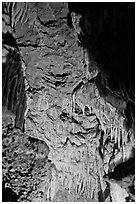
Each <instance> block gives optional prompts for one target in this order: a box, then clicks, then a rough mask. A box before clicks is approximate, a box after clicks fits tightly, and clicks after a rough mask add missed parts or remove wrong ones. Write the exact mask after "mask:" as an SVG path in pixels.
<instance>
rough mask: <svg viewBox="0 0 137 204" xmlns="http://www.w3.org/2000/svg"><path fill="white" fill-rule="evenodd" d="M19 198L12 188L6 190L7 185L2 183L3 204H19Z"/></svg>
mask: <svg viewBox="0 0 137 204" xmlns="http://www.w3.org/2000/svg"><path fill="white" fill-rule="evenodd" d="M18 198H19V196H18V195H16V193H14V192H13V191H12V189H11V188H5V183H4V182H2V202H17V201H18Z"/></svg>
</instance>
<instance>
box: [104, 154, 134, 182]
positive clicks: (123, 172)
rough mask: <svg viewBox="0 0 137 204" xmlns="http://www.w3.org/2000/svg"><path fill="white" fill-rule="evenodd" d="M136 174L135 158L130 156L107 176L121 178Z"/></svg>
mask: <svg viewBox="0 0 137 204" xmlns="http://www.w3.org/2000/svg"><path fill="white" fill-rule="evenodd" d="M134 174H135V158H130V159H129V160H128V161H126V162H122V163H121V164H118V165H117V166H116V167H115V168H114V172H111V173H109V174H108V175H107V176H108V178H109V179H115V180H121V179H123V178H125V177H127V176H130V175H134Z"/></svg>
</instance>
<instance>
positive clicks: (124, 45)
mask: <svg viewBox="0 0 137 204" xmlns="http://www.w3.org/2000/svg"><path fill="white" fill-rule="evenodd" d="M69 10H70V13H71V12H76V13H79V14H81V15H82V19H81V22H80V25H81V28H82V31H83V32H82V33H81V36H80V39H82V46H83V47H85V48H86V49H87V50H88V53H89V57H90V58H91V60H92V59H94V60H95V61H96V63H97V65H98V67H99V69H100V71H101V73H103V74H102V76H103V75H106V76H105V80H107V85H109V87H110V89H112V90H114V91H117V90H119V89H122V90H123V92H124V91H125V90H126V92H127V93H128V95H130V96H129V98H131V99H132V100H134V94H133V95H132V94H131V93H129V92H131V90H132V91H133V93H134V92H135V3H134V2H133V3H132V2H130V3H129V2H127V3H126V2H118V3H116V2H108V3H107V2H102V3H100V2H99V3H97V2H96V3H95V2H93V3H92V2H88V3H84V2H78V3H73V2H72V3H69ZM68 19H69V18H68ZM69 24H70V25H71V21H70V20H69ZM103 77H104V76H103ZM124 89H125V90H124ZM124 94H125V95H126V93H124Z"/></svg>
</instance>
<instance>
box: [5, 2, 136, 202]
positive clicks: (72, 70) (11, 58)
mask: <svg viewBox="0 0 137 204" xmlns="http://www.w3.org/2000/svg"><path fill="white" fill-rule="evenodd" d="M101 5H102V6H100V4H94V3H83V4H81V3H63V2H56V3H55V2H54V3H51V2H43V3H40V2H39V3H38V2H31V3H29V2H18V3H17V2H16V3H3V105H4V106H3V186H4V189H5V192H6V189H7V190H8V189H11V190H12V192H13V193H12V194H14V196H15V199H16V200H18V201H59V202H61V201H63V202H75V201H81V202H85V201H86V202H107V201H126V200H134V192H133V189H134V170H133V169H134V165H133V166H132V167H131V169H130V170H131V171H130V172H129V174H125V175H124V176H122V174H121V177H119V178H118V177H117V171H118V168H120V167H119V165H121V164H122V165H126V164H127V163H128V162H130V160H131V161H132V162H133V163H134V156H135V155H134V150H135V145H134V80H133V81H132V83H131V78H132V77H133V76H134V72H132V74H131V76H130V77H131V78H130V77H129V79H130V80H129V81H128V78H127V75H126V74H124V76H126V77H124V78H123V79H122V80H121V78H120V77H118V81H115V78H116V76H117V73H116V76H115V78H114V80H112V81H111V79H112V78H113V72H112V73H111V70H112V71H114V69H115V68H116V71H117V72H118V71H119V67H120V66H122V67H124V66H125V65H126V63H125V62H124V65H121V62H122V61H123V58H122V57H123V56H122V54H121V55H120V56H119V57H118V54H117V52H116V50H117V48H120V50H119V52H123V50H124V48H123V47H121V46H123V42H124V40H123V41H122V44H121V45H118V47H117V44H118V42H119V39H118V38H117V37H118V33H119V31H118V25H117V23H118V20H119V17H120V18H121V19H122V21H120V25H121V22H125V17H124V16H125V11H126V12H129V13H128V15H130V13H131V10H132V9H134V6H129V4H127V7H126V6H125V4H123V6H122V4H115V5H114V4H111V3H109V4H101ZM118 5H120V6H118ZM120 9H121V10H120ZM111 10H112V12H111V13H112V14H113V15H112V17H111V13H110V11H111ZM91 11H92V12H91ZM128 15H127V17H126V19H128ZM117 16H118V17H117ZM113 26H114V27H115V26H116V33H115V32H114V33H113V31H114V30H115V29H114V28H113ZM131 26H132V25H131ZM123 27H124V25H123ZM124 30H126V31H127V32H129V27H128V26H127V25H125V27H124ZM121 32H123V31H122V29H120V37H119V38H121V36H122V34H121ZM131 35H132V34H131ZM109 36H110V37H109ZM108 37H109V38H108ZM111 37H113V38H114V42H116V43H117V44H115V45H114V44H113V43H110V41H111V40H110V38H111ZM115 37H116V38H115ZM126 37H128V36H127V35H126ZM117 40H118V41H117ZM9 42H10V43H9ZM109 43H110V47H112V49H111V50H110V52H109ZM127 47H128V46H127ZM125 48H126V47H125ZM131 49H132V48H131ZM126 50H127V48H126ZM119 52H118V53H119ZM125 52H126V51H125V50H124V53H125ZM115 54H116V55H115ZM123 55H124V54H123ZM113 56H115V57H114V58H113ZM126 56H127V55H126ZM131 57H132V54H131ZM115 58H116V59H115ZM110 59H111V60H110ZM119 59H120V61H119ZM115 60H116V61H115ZM127 60H128V59H127ZM129 61H130V60H129ZM113 62H114V63H113ZM115 62H116V63H115ZM108 67H112V69H110V70H109V69H108ZM132 69H134V65H133V64H132ZM108 70H109V71H108ZM122 72H123V69H122ZM118 73H119V72H118ZM120 73H121V72H120ZM111 77H112V78H111ZM120 82H121V83H120ZM128 82H129V86H128ZM115 83H118V86H115V85H116V84H115ZM18 128H19V129H18ZM22 131H24V133H23V132H22ZM127 181H130V182H129V185H127ZM117 189H119V194H117V196H115V194H114V192H116V190H117ZM131 189H132V190H131ZM15 199H12V198H9V201H12V200H14V201H15Z"/></svg>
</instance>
